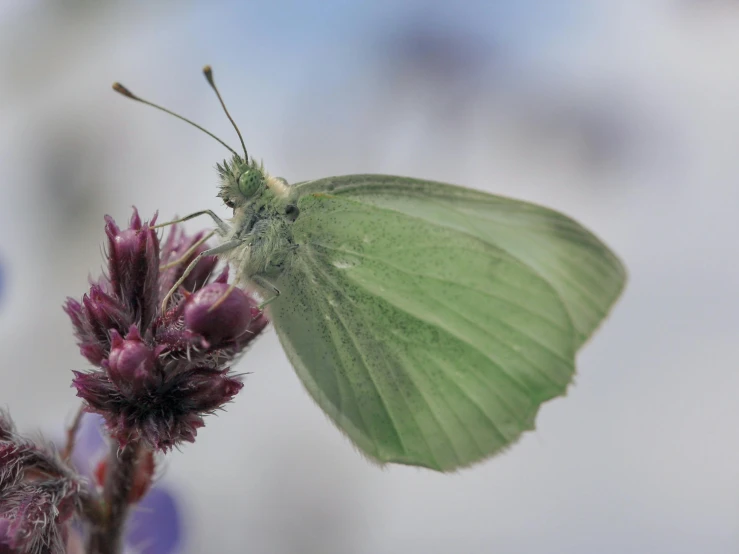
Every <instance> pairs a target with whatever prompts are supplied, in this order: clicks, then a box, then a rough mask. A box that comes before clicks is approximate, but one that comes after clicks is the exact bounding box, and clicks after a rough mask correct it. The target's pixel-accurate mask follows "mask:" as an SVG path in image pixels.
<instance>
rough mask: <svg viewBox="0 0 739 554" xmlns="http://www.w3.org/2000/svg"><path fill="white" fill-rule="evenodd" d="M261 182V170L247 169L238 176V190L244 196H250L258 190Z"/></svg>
mask: <svg viewBox="0 0 739 554" xmlns="http://www.w3.org/2000/svg"><path fill="white" fill-rule="evenodd" d="M261 184H262V174H261V172H259V171H255V170H253V169H249V170H247V171H246V172H244V173H242V174H241V176H240V177H239V192H240V193H241V194H243V195H244V196H245V197H246V198H251V197H252V196H254V194H256V192H257V191H258V190H259V187H260V186H261Z"/></svg>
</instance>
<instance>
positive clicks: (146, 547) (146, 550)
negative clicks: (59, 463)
mask: <svg viewBox="0 0 739 554" xmlns="http://www.w3.org/2000/svg"><path fill="white" fill-rule="evenodd" d="M104 423H105V420H104V419H103V418H102V417H101V416H98V415H94V414H87V415H85V416H84V417H83V418H82V422H81V424H80V427H79V429H78V431H77V439H76V447H75V449H74V453H73V454H72V464H73V465H74V466H75V467H76V468H77V469H78V470H79V471H80V473H81V474H83V475H85V476H87V477H88V478H89V479H91V480H92V481H95V482H97V483H98V484H100V481H101V480H102V477H103V476H102V475H101V470H100V468H101V467H103V466H104V464H105V463H106V460H107V456H108V454H109V452H110V448H109V447H108V445H107V441H106V439H105V437H104V434H103V432H102V431H103V426H104ZM131 500H133V499H131ZM136 500H138V503H137V504H136V505H135V506H133V507H132V509H131V513H130V516H129V518H128V520H127V522H126V531H125V534H124V538H123V552H124V554H175V553H176V552H178V551H179V549H180V547H181V545H182V542H183V525H182V513H181V508H180V507H179V506H178V502H177V497H176V496H175V495H174V494H173V492H172V490H171V489H170V488H168V487H167V486H166V485H163V484H161V483H158V482H155V483H154V484H153V485H152V486H151V488H147V492H145V493H144V494H143V496H142V497H141V498H140V500H139V499H136ZM72 538H73V539H74V540H75V541H76V542H77V543H78V544H80V545H81V544H82V537H81V536H79V535H78V534H77V535H76V536H73V537H72ZM78 548H81V546H80V547H78ZM70 550H72V551H73V552H74V550H73V549H70ZM79 551H80V552H82V550H79ZM0 553H2V550H0Z"/></svg>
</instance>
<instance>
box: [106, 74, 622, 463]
mask: <svg viewBox="0 0 739 554" xmlns="http://www.w3.org/2000/svg"><path fill="white" fill-rule="evenodd" d="M205 75H206V77H207V79H208V81H209V83H210V84H211V86H212V87H213V88H214V90H216V93H217V94H218V90H217V89H216V87H215V84H214V83H213V78H212V73H211V70H210V68H209V67H206V68H205ZM114 88H115V89H116V90H117V91H118V92H121V93H123V94H124V95H126V96H128V97H130V98H132V99H134V100H138V101H141V102H144V103H146V104H149V105H152V106H154V107H156V108H158V109H162V110H164V111H167V112H168V113H172V112H169V110H165V109H164V108H161V107H160V106H157V105H155V104H151V103H150V102H147V101H144V100H141V99H140V98H138V97H136V96H134V95H133V94H132V93H130V92H129V91H128V90H127V89H125V88H124V87H122V85H119V84H116V85H114ZM218 97H219V100H221V97H220V94H218ZM221 103H223V101H222V100H221ZM224 109H225V106H224ZM226 113H227V115H228V111H226ZM173 115H175V116H176V117H180V118H181V119H184V118H182V117H181V116H178V115H177V114H173ZM229 119H230V115H229ZM186 121H188V123H192V122H190V121H189V120H186ZM232 121H233V120H232ZM193 125H194V123H193ZM234 127H235V125H234ZM206 132H207V131H206ZM237 132H238V129H237ZM208 134H210V133H208ZM211 136H213V135H211ZM214 138H217V137H214ZM239 138H240V139H241V135H240V134H239ZM217 140H219V141H220V139H217ZM221 142H222V141H221ZM241 142H242V145H243V140H242V141H241ZM224 145H225V144H224ZM231 150H232V149H231ZM232 152H234V155H233V158H232V159H231V160H230V161H226V162H224V163H223V164H222V165H219V166H218V167H219V172H220V177H221V185H220V196H221V198H222V199H223V200H224V202H225V203H226V205H228V206H229V207H230V208H233V210H234V215H233V218H232V219H231V220H230V222H225V221H222V220H221V219H219V218H218V217H217V216H216V215H215V214H213V213H212V212H210V211H208V210H205V211H203V212H197V213H196V214H192V215H190V216H188V217H186V218H183V219H182V220H185V219H190V218H192V217H195V216H197V215H202V214H207V215H210V216H211V217H212V218H213V219H214V221H215V222H216V224H217V230H216V231H214V233H217V234H219V235H220V236H221V237H222V239H223V240H222V242H221V244H220V245H218V246H216V247H215V248H212V249H210V250H207V251H205V252H203V254H201V256H207V255H220V256H222V257H223V258H224V259H226V260H227V261H228V262H230V263H231V265H232V267H234V268H235V270H236V272H237V275H238V282H239V283H241V284H245V285H249V286H254V287H257V288H258V290H259V291H261V293H262V294H263V296H264V297H265V298H266V301H265V305H267V304H268V308H267V310H268V315H269V317H270V319H271V320H272V322H273V324H274V327H275V330H276V331H277V334H278V336H279V338H280V341H281V343H282V346H283V348H284V349H285V352H286V353H287V356H288V358H289V359H290V362H291V363H292V365H293V367H294V368H295V371H296V372H297V374H298V376H299V377H300V379H301V381H302V382H303V384H304V385H305V388H306V389H307V390H308V392H309V393H310V394H311V396H312V397H313V399H314V400H315V401H316V402H317V403H318V405H319V406H320V407H321V408H322V409H323V410H324V411H325V412H326V413H327V414H328V415H329V417H330V418H331V419H332V420H333V421H334V423H335V424H336V425H337V426H338V427H339V429H341V430H342V431H343V432H344V433H346V435H347V436H348V437H349V438H350V439H351V440H352V442H353V443H354V444H355V445H356V446H357V447H358V448H359V449H360V450H361V451H362V452H363V453H364V454H366V455H367V456H368V457H369V458H371V459H372V460H375V461H376V462H379V463H386V462H394V463H400V464H409V465H417V466H424V467H427V468H431V469H434V470H438V471H450V470H454V469H456V468H460V467H464V466H468V465H470V464H473V463H475V462H478V461H480V460H483V459H485V458H488V457H490V456H493V455H494V454H496V453H498V452H501V451H502V450H504V449H505V448H506V447H508V446H510V445H511V444H513V443H514V442H515V441H516V440H517V439H518V438H519V437H520V436H521V434H522V433H523V432H524V431H527V430H530V429H533V428H534V420H535V418H536V413H537V411H538V410H539V407H540V406H541V404H542V403H543V402H545V401H547V400H549V399H552V398H555V397H557V396H560V395H563V394H564V393H565V391H566V389H567V386H568V385H569V383H570V382H571V381H572V377H573V375H574V373H575V354H576V353H577V351H578V349H579V348H580V347H581V346H582V345H583V344H584V343H585V341H586V340H587V339H588V338H589V337H590V336H591V335H592V334H593V332H594V331H595V330H596V328H597V327H598V325H600V323H601V322H602V321H603V319H604V318H605V317H606V315H607V314H608V312H609V310H610V308H611V306H612V305H613V303H614V302H615V301H616V299H617V298H618V296H619V295H620V293H621V291H622V289H623V287H624V284H625V281H626V271H625V269H624V267H623V265H622V264H621V262H620V261H619V260H618V258H617V257H616V256H615V255H614V254H613V253H612V252H611V251H610V250H609V249H608V247H606V246H605V245H604V244H603V243H602V242H601V241H600V240H599V239H598V238H597V237H595V236H594V235H593V234H592V233H590V232H589V231H588V230H586V229H585V228H583V227H582V226H581V225H580V224H578V223H577V222H575V221H573V220H572V219H570V218H569V217H567V216H565V215H562V214H560V213H558V212H555V211H553V210H550V209H548V208H544V207H541V206H537V205H535V204H530V203H527V202H522V201H518V200H512V199H508V198H502V197H499V196H494V195H491V194H486V193H483V192H478V191H475V190H471V189H467V188H462V187H458V186H453V185H448V184H443V183H437V182H433V181H424V180H419V179H409V178H404V177H393V176H384V175H349V176H343V177H329V178H326V179H319V180H316V181H307V182H302V183H297V184H294V185H288V184H287V182H285V181H284V180H283V179H279V178H275V177H272V176H271V175H269V174H268V173H267V172H266V171H265V170H264V168H263V167H262V166H261V165H260V164H257V163H256V162H255V161H254V159H253V158H249V156H248V154H247V153H246V149H244V156H241V155H239V154H237V153H236V152H235V151H233V150H232ZM182 220H178V221H182ZM196 263H197V261H196V262H193V263H192V264H191V267H193V266H194V265H195V264H196ZM178 286H179V285H175V288H174V289H173V290H175V289H176V288H177V287H178ZM165 302H166V301H165Z"/></svg>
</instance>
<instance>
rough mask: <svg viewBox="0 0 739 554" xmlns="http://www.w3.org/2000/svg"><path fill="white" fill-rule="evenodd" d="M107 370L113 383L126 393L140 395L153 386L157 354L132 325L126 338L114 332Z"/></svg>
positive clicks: (112, 332)
mask: <svg viewBox="0 0 739 554" xmlns="http://www.w3.org/2000/svg"><path fill="white" fill-rule="evenodd" d="M110 334H111V341H110V346H111V348H110V355H109V356H108V362H107V368H108V375H109V376H110V379H111V381H113V383H115V385H116V386H117V387H118V388H119V389H120V390H121V391H122V392H124V393H130V392H135V393H140V392H142V391H143V390H144V389H145V388H146V386H147V385H149V384H153V382H154V379H153V375H154V367H155V365H156V358H157V356H156V353H155V352H154V349H152V348H150V347H148V346H147V345H146V344H145V343H144V341H143V340H142V339H141V335H140V334H139V331H138V329H137V328H136V326H134V325H132V326H131V329H130V331H129V332H128V334H127V335H126V338H125V339H124V338H122V337H121V336H120V335H119V334H118V332H116V331H115V330H112V331H111V332H110Z"/></svg>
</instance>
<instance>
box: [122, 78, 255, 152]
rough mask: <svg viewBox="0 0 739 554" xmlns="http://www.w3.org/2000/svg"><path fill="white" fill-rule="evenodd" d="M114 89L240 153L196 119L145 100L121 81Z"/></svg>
mask: <svg viewBox="0 0 739 554" xmlns="http://www.w3.org/2000/svg"><path fill="white" fill-rule="evenodd" d="M113 90H114V91H116V92H117V93H118V94H122V95H123V96H125V97H126V98H130V99H131V100H136V102H141V103H142V104H146V105H147V106H151V107H152V108H156V109H157V110H160V111H163V112H164V113H168V114H169V115H173V116H175V117H176V118H177V119H181V120H182V121H184V122H185V123H189V124H190V125H192V126H193V127H195V128H196V129H200V130H201V131H203V132H204V133H205V134H206V135H208V136H210V137H212V138H214V139H216V140H217V141H218V142H220V143H221V144H222V145H223V146H225V147H226V148H228V149H229V150H230V151H231V152H233V154H234V155H236V156H238V153H237V152H236V150H234V149H233V148H231V147H230V146H229V145H228V144H226V143H225V142H223V141H222V140H221V139H219V138H218V137H217V136H215V135H214V134H213V133H211V132H210V131H208V130H207V129H205V128H203V127H201V126H200V125H198V124H197V123H195V122H194V121H190V120H189V119H187V118H186V117H182V116H181V115H180V114H177V113H174V112H173V111H171V110H168V109H167V108H164V107H162V106H159V105H157V104H154V103H153V102H149V101H148V100H144V99H143V98H139V97H138V96H136V95H135V94H134V93H132V92H131V91H130V90H128V89H127V88H126V87H124V86H123V85H122V84H120V83H113ZM242 144H243V142H242Z"/></svg>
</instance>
